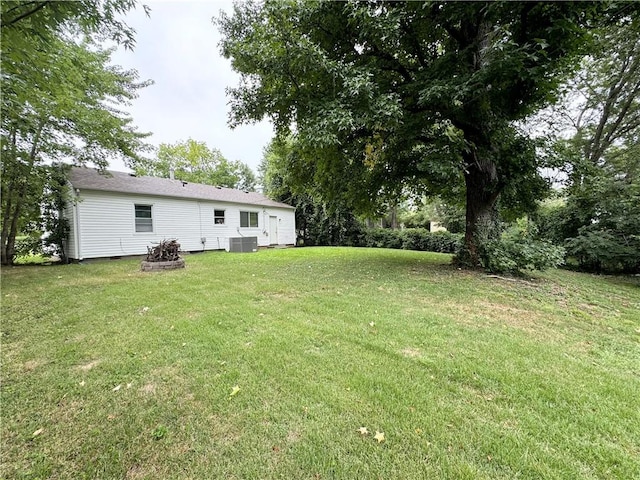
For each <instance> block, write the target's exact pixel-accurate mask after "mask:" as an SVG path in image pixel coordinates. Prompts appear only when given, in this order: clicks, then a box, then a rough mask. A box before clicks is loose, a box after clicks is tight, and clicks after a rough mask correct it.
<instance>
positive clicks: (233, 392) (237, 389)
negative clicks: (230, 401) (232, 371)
mask: <svg viewBox="0 0 640 480" xmlns="http://www.w3.org/2000/svg"><path fill="white" fill-rule="evenodd" d="M239 391H240V387H239V386H238V385H236V386H234V387H233V388H232V389H231V393H230V394H229V396H230V397H233V396H234V395H236V394H237V393H238V392H239Z"/></svg>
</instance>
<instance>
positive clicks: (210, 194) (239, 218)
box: [63, 167, 296, 260]
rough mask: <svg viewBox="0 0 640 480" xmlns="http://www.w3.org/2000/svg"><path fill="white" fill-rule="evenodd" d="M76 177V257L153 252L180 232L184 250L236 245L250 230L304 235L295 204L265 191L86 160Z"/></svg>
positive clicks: (269, 241)
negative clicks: (102, 167)
mask: <svg viewBox="0 0 640 480" xmlns="http://www.w3.org/2000/svg"><path fill="white" fill-rule="evenodd" d="M69 183H70V187H71V191H72V195H73V201H71V202H69V203H68V205H67V207H66V209H65V211H64V212H63V215H64V216H65V217H66V218H67V219H68V221H69V225H70V227H71V228H70V233H69V237H68V241H67V244H66V245H65V250H66V252H67V255H68V256H69V258H71V259H75V260H83V259H87V258H101V257H120V256H126V255H141V254H146V253H147V247H148V246H151V245H152V244H154V243H157V242H160V241H162V240H165V239H166V240H169V239H174V238H175V239H177V240H178V242H179V243H180V245H181V248H182V250H184V251H204V250H222V249H225V250H227V251H228V250H229V248H230V244H237V243H234V242H236V240H235V239H237V238H242V237H257V245H258V246H261V247H268V246H271V245H295V243H296V226H295V214H294V210H295V209H294V207H292V206H290V205H287V204H284V203H280V202H275V201H273V200H270V199H269V198H267V197H265V196H264V195H262V194H260V193H255V192H244V191H241V190H234V189H231V188H222V187H216V186H211V185H201V184H197V183H189V182H183V181H181V180H177V179H168V178H158V177H138V176H136V175H134V174H130V173H124V172H115V171H104V172H99V171H98V170H96V169H93V168H86V167H73V168H72V169H71V171H70V174H69ZM232 238H233V239H234V240H233V241H230V239H232Z"/></svg>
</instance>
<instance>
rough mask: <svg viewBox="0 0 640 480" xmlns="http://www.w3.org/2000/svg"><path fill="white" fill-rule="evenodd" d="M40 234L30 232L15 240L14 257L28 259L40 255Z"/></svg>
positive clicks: (41, 244)
mask: <svg viewBox="0 0 640 480" xmlns="http://www.w3.org/2000/svg"><path fill="white" fill-rule="evenodd" d="M40 235H41V234H40V232H32V233H31V234H29V235H27V236H25V237H18V238H17V239H16V257H28V256H33V255H40V254H42V247H43V243H42V240H41V239H40Z"/></svg>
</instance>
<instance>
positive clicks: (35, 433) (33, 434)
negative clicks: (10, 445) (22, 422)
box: [31, 428, 44, 437]
mask: <svg viewBox="0 0 640 480" xmlns="http://www.w3.org/2000/svg"><path fill="white" fill-rule="evenodd" d="M42 432H44V428H39V429H37V430H36V431H35V432H33V433H32V434H31V436H32V437H37V436H38V435H40V434H41V433H42Z"/></svg>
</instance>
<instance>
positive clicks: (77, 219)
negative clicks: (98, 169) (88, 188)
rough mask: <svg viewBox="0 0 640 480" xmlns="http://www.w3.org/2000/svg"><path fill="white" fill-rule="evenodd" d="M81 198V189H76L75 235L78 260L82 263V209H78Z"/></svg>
mask: <svg viewBox="0 0 640 480" xmlns="http://www.w3.org/2000/svg"><path fill="white" fill-rule="evenodd" d="M79 196H80V190H79V189H75V190H74V197H75V198H74V199H73V222H74V224H75V225H74V227H75V228H74V229H73V231H74V233H75V237H76V242H75V243H76V259H77V260H78V261H79V262H81V261H82V257H81V252H82V249H81V248H80V238H81V237H82V236H81V235H80V208H78V201H77V198H78V197H79Z"/></svg>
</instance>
